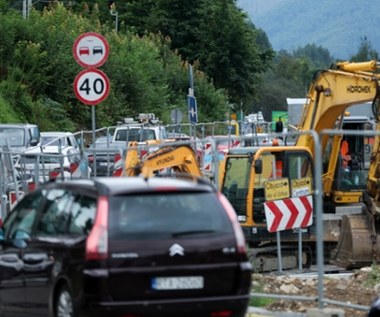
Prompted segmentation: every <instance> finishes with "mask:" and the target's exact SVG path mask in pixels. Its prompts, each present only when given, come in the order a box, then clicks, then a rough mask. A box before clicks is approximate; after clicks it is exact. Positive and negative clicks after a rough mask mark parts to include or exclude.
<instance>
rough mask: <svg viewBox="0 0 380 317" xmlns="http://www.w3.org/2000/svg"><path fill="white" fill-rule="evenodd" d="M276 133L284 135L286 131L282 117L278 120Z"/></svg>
mask: <svg viewBox="0 0 380 317" xmlns="http://www.w3.org/2000/svg"><path fill="white" fill-rule="evenodd" d="M275 131H276V133H282V132H283V131H284V124H283V122H282V120H281V117H278V120H277V122H276V130H275Z"/></svg>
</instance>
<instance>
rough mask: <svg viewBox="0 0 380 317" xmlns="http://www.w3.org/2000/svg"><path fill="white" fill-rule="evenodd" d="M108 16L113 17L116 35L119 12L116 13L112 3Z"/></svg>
mask: <svg viewBox="0 0 380 317" xmlns="http://www.w3.org/2000/svg"><path fill="white" fill-rule="evenodd" d="M110 14H111V15H112V16H114V17H115V31H116V33H117V32H118V31H119V12H117V11H116V7H115V4H114V3H112V5H111V9H110Z"/></svg>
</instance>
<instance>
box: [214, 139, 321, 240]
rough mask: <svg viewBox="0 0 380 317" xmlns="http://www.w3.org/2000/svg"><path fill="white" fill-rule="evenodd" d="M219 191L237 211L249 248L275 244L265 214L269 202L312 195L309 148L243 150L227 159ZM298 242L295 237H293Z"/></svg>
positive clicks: (248, 148) (238, 150) (236, 149)
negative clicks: (262, 243)
mask: <svg viewBox="0 0 380 317" xmlns="http://www.w3.org/2000/svg"><path fill="white" fill-rule="evenodd" d="M223 170H224V173H223V174H222V176H221V180H220V182H221V183H220V190H221V191H222V192H223V194H224V195H225V196H226V197H227V198H228V199H229V201H230V202H231V204H232V206H233V207H234V209H235V211H236V213H237V217H238V220H239V222H240V224H241V225H242V227H243V231H244V233H245V236H246V240H247V242H248V243H249V244H251V245H255V243H259V242H262V240H263V237H266V238H267V240H268V241H274V240H275V235H273V234H271V233H269V231H268V228H267V220H266V214H265V204H266V202H268V201H283V200H287V199H293V198H296V197H301V196H306V195H311V194H312V193H313V191H314V177H313V161H312V156H311V152H310V151H309V150H308V149H307V148H301V147H291V146H270V147H241V148H234V149H230V151H229V152H228V153H227V155H226V160H225V166H224V169H223ZM294 239H296V237H294Z"/></svg>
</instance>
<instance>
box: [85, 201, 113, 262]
mask: <svg viewBox="0 0 380 317" xmlns="http://www.w3.org/2000/svg"><path fill="white" fill-rule="evenodd" d="M108 205H109V202H108V198H107V197H106V196H100V197H99V200H98V205H97V208H96V217H95V223H94V226H93V227H92V229H91V232H90V234H89V235H88V237H87V241H86V260H104V259H106V258H107V257H108Z"/></svg>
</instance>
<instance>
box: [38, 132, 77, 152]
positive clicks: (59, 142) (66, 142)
mask: <svg viewBox="0 0 380 317" xmlns="http://www.w3.org/2000/svg"><path fill="white" fill-rule="evenodd" d="M41 145H56V146H61V147H66V146H72V147H74V148H76V149H78V150H79V143H78V141H77V139H76V138H75V135H74V134H73V133H71V132H60V131H49V132H41Z"/></svg>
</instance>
